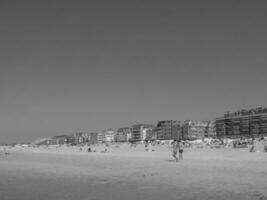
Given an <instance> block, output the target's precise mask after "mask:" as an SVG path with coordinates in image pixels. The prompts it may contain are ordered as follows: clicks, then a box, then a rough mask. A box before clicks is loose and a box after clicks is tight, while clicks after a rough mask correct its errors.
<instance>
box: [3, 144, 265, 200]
mask: <svg viewBox="0 0 267 200" xmlns="http://www.w3.org/2000/svg"><path fill="white" fill-rule="evenodd" d="M103 148H104V147H102V146H98V147H93V150H97V152H92V153H87V152H86V151H85V149H84V150H83V152H79V148H77V147H71V148H66V147H61V148H49V149H43V148H20V149H12V150H9V151H10V154H9V155H6V156H5V155H0V199H1V200H37V199H38V200H47V199H49V200H52V199H56V200H59V199H62V200H63V199H64V200H69V199H72V200H81V199H82V200H86V199H88V200H97V199H106V200H108V199H114V200H115V199H116V200H120V199H129V200H138V199H148V200H150V199H151V200H152V199H153V200H162V199H175V200H179V199H183V200H187V199H203V200H204V199H205V200H206V199H216V200H220V199H240V200H241V199H242V200H246V199H247V200H253V199H260V200H263V199H267V153H249V152H248V149H205V150H203V149H186V152H185V154H184V156H185V159H184V160H183V161H181V162H178V163H175V162H172V161H170V151H169V149H168V147H166V146H159V147H155V152H146V151H144V146H138V147H136V148H131V147H129V146H127V145H122V146H120V147H119V148H114V147H109V148H108V150H109V153H99V151H101V150H102V149H103Z"/></svg>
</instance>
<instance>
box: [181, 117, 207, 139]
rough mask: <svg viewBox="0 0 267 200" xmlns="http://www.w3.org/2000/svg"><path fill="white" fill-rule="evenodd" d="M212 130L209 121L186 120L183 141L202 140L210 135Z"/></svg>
mask: <svg viewBox="0 0 267 200" xmlns="http://www.w3.org/2000/svg"><path fill="white" fill-rule="evenodd" d="M210 129H211V127H210V122H209V121H201V120H198V121H192V120H186V121H184V123H183V139H189V140H194V139H202V138H204V137H207V136H208V135H209V131H210Z"/></svg>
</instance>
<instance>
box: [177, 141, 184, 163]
mask: <svg viewBox="0 0 267 200" xmlns="http://www.w3.org/2000/svg"><path fill="white" fill-rule="evenodd" d="M178 148H179V160H183V159H184V158H183V152H184V144H183V142H182V141H181V140H180V141H179V143H178Z"/></svg>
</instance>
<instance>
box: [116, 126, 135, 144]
mask: <svg viewBox="0 0 267 200" xmlns="http://www.w3.org/2000/svg"><path fill="white" fill-rule="evenodd" d="M131 136H132V128H128V127H127V128H119V129H118V131H117V134H116V137H115V141H116V142H128V141H129V140H130V139H131Z"/></svg>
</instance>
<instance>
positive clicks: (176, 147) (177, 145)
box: [172, 140, 184, 162]
mask: <svg viewBox="0 0 267 200" xmlns="http://www.w3.org/2000/svg"><path fill="white" fill-rule="evenodd" d="M178 152H179V157H177V153H178ZM183 152H184V144H183V142H182V141H181V140H179V141H177V140H174V141H173V144H172V156H173V158H174V161H175V162H178V161H179V160H183Z"/></svg>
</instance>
